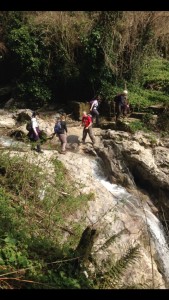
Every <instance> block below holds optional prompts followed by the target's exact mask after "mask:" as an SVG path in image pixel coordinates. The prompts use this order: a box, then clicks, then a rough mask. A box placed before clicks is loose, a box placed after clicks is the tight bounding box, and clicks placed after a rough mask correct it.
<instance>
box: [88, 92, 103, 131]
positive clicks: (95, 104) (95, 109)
mask: <svg viewBox="0 0 169 300" xmlns="http://www.w3.org/2000/svg"><path fill="white" fill-rule="evenodd" d="M100 102H101V98H100V96H98V97H96V99H94V100H93V101H92V105H91V107H90V112H91V114H92V117H93V118H94V117H96V125H97V126H98V125H99V111H98V107H99V104H100Z"/></svg>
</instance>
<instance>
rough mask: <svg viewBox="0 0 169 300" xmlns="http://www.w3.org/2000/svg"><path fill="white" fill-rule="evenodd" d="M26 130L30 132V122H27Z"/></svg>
mask: <svg viewBox="0 0 169 300" xmlns="http://www.w3.org/2000/svg"><path fill="white" fill-rule="evenodd" d="M26 130H27V131H31V130H32V122H31V120H30V121H28V122H27V124H26Z"/></svg>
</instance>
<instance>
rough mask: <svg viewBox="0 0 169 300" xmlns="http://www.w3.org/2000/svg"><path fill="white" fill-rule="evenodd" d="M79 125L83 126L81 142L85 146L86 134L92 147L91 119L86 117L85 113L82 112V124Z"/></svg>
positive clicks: (93, 138) (93, 139)
mask: <svg viewBox="0 0 169 300" xmlns="http://www.w3.org/2000/svg"><path fill="white" fill-rule="evenodd" d="M81 125H82V126H83V136H82V142H83V143H84V144H85V140H86V137H87V134H88V135H89V137H90V139H91V141H92V144H93V145H94V143H95V137H94V135H93V128H92V125H93V124H92V119H91V117H90V116H89V115H87V113H86V111H84V112H83V115H82V124H81Z"/></svg>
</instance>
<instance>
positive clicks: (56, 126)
mask: <svg viewBox="0 0 169 300" xmlns="http://www.w3.org/2000/svg"><path fill="white" fill-rule="evenodd" d="M61 129H62V125H61V122H60V121H59V122H58V123H57V124H55V127H54V133H58V134H59V133H61Z"/></svg>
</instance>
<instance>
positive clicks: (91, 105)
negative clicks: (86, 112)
mask: <svg viewBox="0 0 169 300" xmlns="http://www.w3.org/2000/svg"><path fill="white" fill-rule="evenodd" d="M94 105H95V100H94V101H93V103H92V105H91V108H90V110H92V109H93V106H94Z"/></svg>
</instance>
